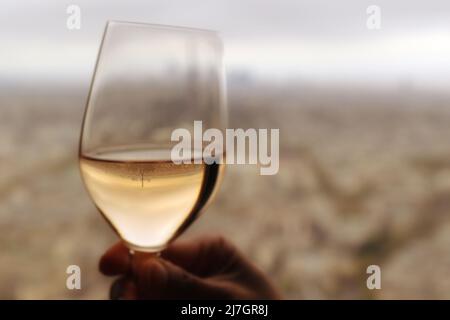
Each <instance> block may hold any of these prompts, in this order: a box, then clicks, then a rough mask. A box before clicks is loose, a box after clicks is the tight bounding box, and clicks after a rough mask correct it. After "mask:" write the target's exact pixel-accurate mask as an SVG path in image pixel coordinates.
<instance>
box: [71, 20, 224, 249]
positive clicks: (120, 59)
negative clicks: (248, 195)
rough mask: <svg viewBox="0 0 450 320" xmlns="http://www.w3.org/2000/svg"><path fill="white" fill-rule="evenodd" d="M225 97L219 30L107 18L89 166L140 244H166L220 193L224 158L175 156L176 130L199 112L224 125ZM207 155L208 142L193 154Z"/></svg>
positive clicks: (88, 139) (87, 121)
mask: <svg viewBox="0 0 450 320" xmlns="http://www.w3.org/2000/svg"><path fill="white" fill-rule="evenodd" d="M225 107H226V106H225V103H224V72H223V66H222V43H221V41H220V38H219V37H218V35H217V34H216V33H215V32H213V31H207V30H199V29H191V28H181V27H171V26H161V25H151V24H142V23H129V22H109V23H108V24H107V27H106V29H105V33H104V36H103V40H102V44H101V48H100V51H99V55H98V59H97V63H96V68H95V72H94V76H93V80H92V83H91V88H90V92H89V97H88V102H87V106H86V111H85V115H84V120H83V125H82V132H81V138H80V147H79V158H80V171H81V175H82V178H83V181H84V184H85V186H86V189H87V191H88V193H89V194H90V196H91V198H92V200H93V202H94V203H95V205H96V206H97V208H98V209H99V211H100V212H101V213H102V215H103V216H104V217H105V218H106V220H107V221H108V222H109V224H110V225H111V226H112V227H113V229H114V230H115V231H116V233H117V234H118V235H119V236H120V237H121V238H122V240H123V241H124V242H125V243H126V245H127V246H128V247H129V248H130V249H131V250H136V251H143V252H159V251H161V250H162V249H163V248H164V247H165V246H167V244H168V243H169V242H171V241H172V240H174V239H175V238H176V237H177V236H178V235H180V234H181V233H182V232H183V231H184V230H185V229H186V228H187V227H188V226H189V225H190V224H191V223H192V222H193V221H194V220H195V218H196V217H197V216H198V215H199V213H200V212H201V211H202V210H203V209H204V207H205V206H206V204H207V203H208V202H209V200H210V199H211V196H212V194H213V193H214V190H216V188H217V185H218V182H219V180H220V176H221V174H222V172H223V163H213V164H207V163H205V162H204V161H202V162H201V163H196V161H191V163H181V164H177V163H174V162H173V161H172V159H171V150H172V148H173V147H174V145H175V144H176V143H177V142H175V141H172V140H171V133H172V132H173V131H174V130H176V129H179V128H184V129H187V130H189V131H190V132H193V130H194V129H193V126H194V121H202V126H203V128H204V129H208V128H216V129H219V130H223V129H224V127H225V121H226V110H225ZM192 137H193V138H194V139H196V138H195V137H194V135H192ZM193 145H198V144H194V143H193ZM200 145H203V143H201V144H200ZM202 156H203V153H202V149H199V150H192V153H191V156H190V157H191V158H192V160H194V159H197V158H202ZM221 156H223V155H218V158H219V157H221ZM218 162H222V161H218Z"/></svg>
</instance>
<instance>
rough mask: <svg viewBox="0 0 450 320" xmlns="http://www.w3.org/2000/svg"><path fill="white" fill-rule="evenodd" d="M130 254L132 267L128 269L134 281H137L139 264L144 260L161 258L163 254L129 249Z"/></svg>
mask: <svg viewBox="0 0 450 320" xmlns="http://www.w3.org/2000/svg"><path fill="white" fill-rule="evenodd" d="M128 255H129V259H130V268H129V269H128V276H129V277H130V278H131V279H133V281H136V275H137V271H138V270H137V268H138V266H139V264H141V263H142V261H143V260H147V259H151V258H159V257H160V256H161V252H142V251H135V250H133V249H129V251H128Z"/></svg>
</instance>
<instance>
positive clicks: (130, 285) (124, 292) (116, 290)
mask: <svg viewBox="0 0 450 320" xmlns="http://www.w3.org/2000/svg"><path fill="white" fill-rule="evenodd" d="M109 297H110V299H112V300H134V299H137V290H136V285H135V283H134V282H133V281H132V280H131V279H129V278H126V277H122V278H119V279H117V280H116V281H114V282H113V284H112V285H111V289H110V291H109Z"/></svg>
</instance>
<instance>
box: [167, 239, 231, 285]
mask: <svg viewBox="0 0 450 320" xmlns="http://www.w3.org/2000/svg"><path fill="white" fill-rule="evenodd" d="M238 256H239V252H238V250H237V249H236V248H235V247H234V246H233V245H232V244H231V243H230V242H228V241H227V240H226V239H224V238H223V237H221V236H203V237H200V238H197V239H194V240H185V241H179V242H177V243H174V244H172V245H170V246H169V247H168V248H167V249H166V250H165V251H163V252H162V257H163V258H164V259H166V260H169V261H171V262H173V263H174V264H176V265H178V266H180V267H182V268H183V269H185V270H187V271H189V272H191V273H194V274H195V275H198V276H209V275H212V274H215V273H217V272H218V271H220V270H221V269H223V268H224V266H226V265H228V264H229V263H231V262H234V261H235V260H236V258H237V257H238Z"/></svg>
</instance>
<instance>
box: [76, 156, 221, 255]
mask: <svg viewBox="0 0 450 320" xmlns="http://www.w3.org/2000/svg"><path fill="white" fill-rule="evenodd" d="M80 167H81V173H82V176H83V180H84V182H85V184H86V187H87V189H88V191H89V193H90V195H91V197H92V199H93V201H94V202H95V204H96V205H97V207H98V209H99V210H100V211H101V212H102V214H103V215H104V217H105V218H106V219H107V220H108V222H109V223H110V224H111V225H112V227H113V228H114V229H115V230H116V232H117V233H118V234H119V236H120V237H121V238H122V239H123V240H124V241H125V242H126V243H127V244H128V246H129V247H131V248H132V249H135V250H141V251H159V250H161V249H162V248H164V247H165V246H166V245H167V244H168V243H169V242H170V241H171V240H172V239H173V238H174V237H175V236H177V235H178V234H179V233H180V232H182V231H183V230H184V229H185V228H186V227H188V226H189V224H190V223H191V222H192V221H193V220H194V219H195V218H196V217H197V216H198V214H199V212H200V210H201V209H202V208H203V207H204V206H205V205H206V203H207V202H208V200H209V199H210V197H211V195H212V193H213V191H214V189H215V186H216V185H217V182H218V180H219V178H220V174H221V171H222V167H223V165H222V164H215V163H214V164H211V165H207V164H205V163H204V162H202V163H201V164H194V163H193V160H192V161H191V164H174V163H173V162H172V161H171V160H170V150H148V149H147V150H145V149H139V148H127V149H123V148H122V149H116V150H105V151H102V152H96V153H91V154H87V155H82V156H81V157H80Z"/></svg>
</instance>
